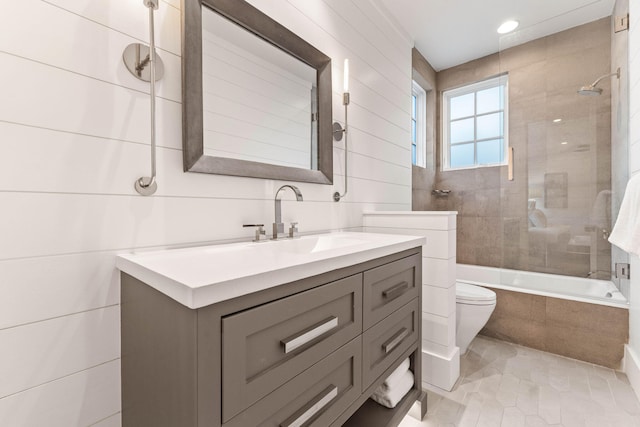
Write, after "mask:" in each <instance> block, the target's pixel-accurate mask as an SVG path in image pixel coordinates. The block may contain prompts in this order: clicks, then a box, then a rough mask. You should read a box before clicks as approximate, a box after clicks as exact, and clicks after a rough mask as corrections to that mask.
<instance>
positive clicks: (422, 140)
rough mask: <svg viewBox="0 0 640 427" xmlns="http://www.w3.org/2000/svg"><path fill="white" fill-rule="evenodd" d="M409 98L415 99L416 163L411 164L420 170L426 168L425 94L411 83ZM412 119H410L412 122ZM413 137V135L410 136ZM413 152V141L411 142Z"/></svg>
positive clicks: (415, 84) (416, 84)
mask: <svg viewBox="0 0 640 427" xmlns="http://www.w3.org/2000/svg"><path fill="white" fill-rule="evenodd" d="M411 96H412V97H413V96H415V97H416V117H415V122H416V141H415V142H416V162H415V163H413V158H412V159H411V163H412V164H414V165H416V166H420V167H422V168H426V167H427V92H426V91H425V90H424V89H423V88H422V86H420V85H419V84H418V83H416V81H415V80H412V81H411ZM413 120H414V117H411V121H412V122H413ZM411 137H413V135H411ZM411 146H412V150H413V141H411Z"/></svg>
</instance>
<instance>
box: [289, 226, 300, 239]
mask: <svg viewBox="0 0 640 427" xmlns="http://www.w3.org/2000/svg"><path fill="white" fill-rule="evenodd" d="M297 225H298V223H297V222H292V223H291V227H289V237H290V238H294V237H296V233H297V232H298V227H297Z"/></svg>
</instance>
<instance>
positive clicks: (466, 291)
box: [456, 282, 496, 304]
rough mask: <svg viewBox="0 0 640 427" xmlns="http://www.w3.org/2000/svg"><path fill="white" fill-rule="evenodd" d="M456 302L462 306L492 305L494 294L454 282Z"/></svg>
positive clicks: (479, 287) (487, 290)
mask: <svg viewBox="0 0 640 427" xmlns="http://www.w3.org/2000/svg"><path fill="white" fill-rule="evenodd" d="M456 301H457V302H460V303H463V304H474V303H475V304H494V303H495V302H496V293H495V292H493V291H492V290H490V289H487V288H483V287H481V286H476V285H470V284H469V283H464V282H456Z"/></svg>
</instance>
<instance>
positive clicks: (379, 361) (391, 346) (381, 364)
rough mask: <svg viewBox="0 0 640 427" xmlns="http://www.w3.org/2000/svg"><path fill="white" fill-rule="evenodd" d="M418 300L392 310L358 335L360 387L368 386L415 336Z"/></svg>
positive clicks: (408, 345)
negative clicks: (360, 350) (392, 311)
mask: <svg viewBox="0 0 640 427" xmlns="http://www.w3.org/2000/svg"><path fill="white" fill-rule="evenodd" d="M419 322H420V300H419V299H418V298H416V299H414V300H413V301H411V302H410V303H409V304H407V305H405V306H404V307H402V308H401V309H400V310H398V311H396V312H395V313H393V314H392V315H390V316H389V317H387V318H386V319H384V320H383V321H382V322H380V323H378V324H376V325H375V326H373V327H372V328H371V329H369V330H368V331H366V332H365V333H364V334H363V336H362V390H365V389H366V388H367V387H369V386H370V385H371V384H372V383H373V382H374V381H375V380H376V379H377V378H378V377H379V376H380V375H381V374H382V373H383V372H384V371H385V370H386V369H387V368H388V367H389V366H391V365H392V364H393V362H395V361H397V360H398V357H400V355H401V354H402V353H404V352H405V351H407V350H408V349H409V348H410V347H411V346H412V345H413V344H415V342H416V341H417V340H419V338H420V337H418V330H419Z"/></svg>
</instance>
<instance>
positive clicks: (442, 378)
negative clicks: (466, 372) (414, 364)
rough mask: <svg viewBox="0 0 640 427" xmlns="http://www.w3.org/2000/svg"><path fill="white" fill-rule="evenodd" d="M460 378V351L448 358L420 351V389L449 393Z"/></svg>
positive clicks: (454, 351) (456, 350)
mask: <svg viewBox="0 0 640 427" xmlns="http://www.w3.org/2000/svg"><path fill="white" fill-rule="evenodd" d="M458 377H460V349H459V348H458V347H454V350H453V351H452V352H451V354H449V355H448V356H442V355H440V354H435V353H431V352H428V351H425V350H422V387H423V388H425V389H427V390H429V389H433V387H436V390H437V389H438V388H440V389H442V390H446V391H451V389H452V388H453V386H454V385H455V383H456V381H458Z"/></svg>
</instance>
